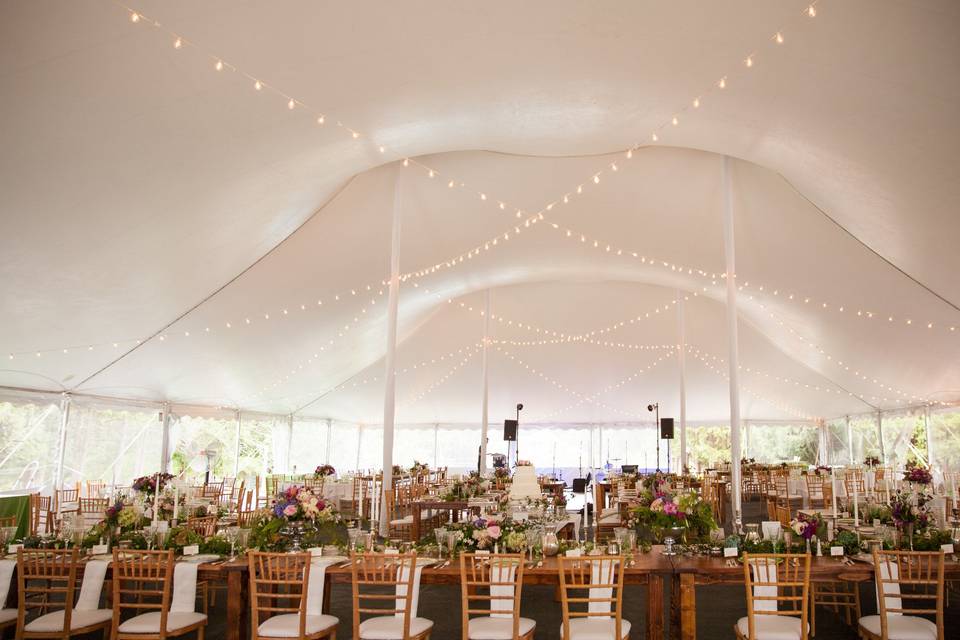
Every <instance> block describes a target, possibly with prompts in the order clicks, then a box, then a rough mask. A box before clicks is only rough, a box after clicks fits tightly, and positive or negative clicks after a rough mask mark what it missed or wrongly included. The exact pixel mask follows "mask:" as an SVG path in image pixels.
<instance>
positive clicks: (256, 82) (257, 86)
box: [253, 80, 263, 91]
mask: <svg viewBox="0 0 960 640" xmlns="http://www.w3.org/2000/svg"><path fill="white" fill-rule="evenodd" d="M253 88H254V89H256V90H257V91H260V89H263V85H262V84H261V83H260V81H259V80H257V81H255V82H254V83H253Z"/></svg>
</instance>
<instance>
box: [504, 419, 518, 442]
mask: <svg viewBox="0 0 960 640" xmlns="http://www.w3.org/2000/svg"><path fill="white" fill-rule="evenodd" d="M503 439H504V440H508V441H510V442H516V441H517V421H516V420H504V421H503Z"/></svg>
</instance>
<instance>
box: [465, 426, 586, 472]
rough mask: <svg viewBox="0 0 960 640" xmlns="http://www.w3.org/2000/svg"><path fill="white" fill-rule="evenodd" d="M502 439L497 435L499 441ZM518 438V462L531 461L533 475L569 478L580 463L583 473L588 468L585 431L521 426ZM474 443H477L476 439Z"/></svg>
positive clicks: (578, 467) (577, 469) (576, 470)
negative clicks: (534, 472)
mask: <svg viewBox="0 0 960 640" xmlns="http://www.w3.org/2000/svg"><path fill="white" fill-rule="evenodd" d="M502 437H503V436H502V434H501V439H502ZM518 437H519V445H520V459H521V460H529V461H530V462H532V463H533V465H534V466H535V467H536V468H537V473H556V475H557V476H558V477H563V478H564V479H569V478H575V477H577V474H578V473H579V469H580V465H581V464H582V465H583V468H584V469H585V471H584V474H586V470H587V469H589V464H590V460H589V447H590V431H589V430H588V429H573V428H559V427H555V428H550V427H527V428H524V427H523V426H522V425H521V427H520V432H519V434H518ZM477 442H478V443H479V439H478V440H477ZM504 444H505V443H504ZM504 449H505V447H504ZM581 456H582V457H581ZM488 465H489V461H488Z"/></svg>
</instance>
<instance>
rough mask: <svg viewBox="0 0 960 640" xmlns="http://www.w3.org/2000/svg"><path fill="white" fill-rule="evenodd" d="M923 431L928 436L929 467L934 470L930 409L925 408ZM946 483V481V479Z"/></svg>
mask: <svg viewBox="0 0 960 640" xmlns="http://www.w3.org/2000/svg"><path fill="white" fill-rule="evenodd" d="M923 429H924V431H925V432H926V434H927V466H928V467H930V468H931V469H932V468H933V439H932V438H931V437H930V435H931V434H930V407H929V406H926V407H924V408H923ZM944 482H946V479H944Z"/></svg>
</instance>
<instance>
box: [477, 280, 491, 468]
mask: <svg viewBox="0 0 960 640" xmlns="http://www.w3.org/2000/svg"><path fill="white" fill-rule="evenodd" d="M483 307H484V312H483V356H482V357H483V359H482V361H481V366H482V368H483V402H482V407H481V410H480V414H481V416H482V417H481V419H480V469H479V471H480V475H481V476H482V475H483V474H484V473H486V471H487V427H488V425H489V422H490V420H489V414H488V411H487V408H488V403H489V401H490V378H489V372H488V369H487V347H488V346H489V345H490V289H487V290H486V292H485V293H484V296H483Z"/></svg>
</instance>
